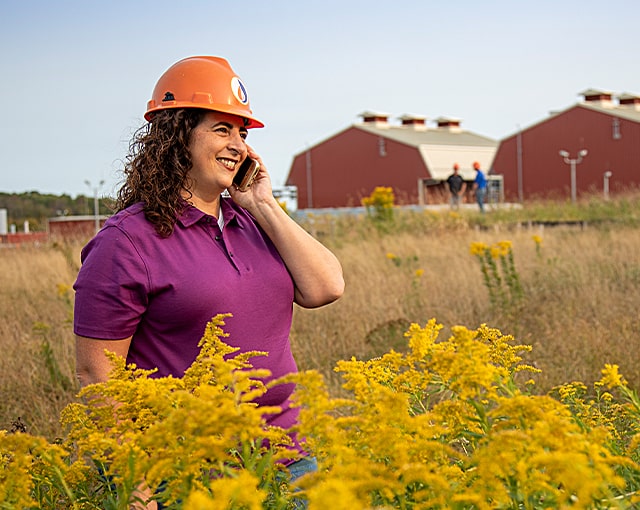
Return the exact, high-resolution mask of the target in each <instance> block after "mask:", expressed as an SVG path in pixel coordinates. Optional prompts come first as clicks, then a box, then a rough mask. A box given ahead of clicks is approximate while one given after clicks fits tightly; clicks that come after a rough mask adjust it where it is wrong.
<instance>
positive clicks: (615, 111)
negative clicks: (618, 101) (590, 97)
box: [577, 101, 640, 122]
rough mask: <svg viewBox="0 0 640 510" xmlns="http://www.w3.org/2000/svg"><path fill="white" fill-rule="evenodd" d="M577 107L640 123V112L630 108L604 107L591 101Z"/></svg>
mask: <svg viewBox="0 0 640 510" xmlns="http://www.w3.org/2000/svg"><path fill="white" fill-rule="evenodd" d="M577 106H583V107H585V108H590V109H592V110H595V111H597V112H601V113H606V114H607V115H613V116H615V117H620V118H621V119H626V120H630V121H632V122H640V110H637V109H635V108H633V107H630V106H602V105H599V104H597V103H592V102H589V101H585V102H584V103H579V104H578V105H577Z"/></svg>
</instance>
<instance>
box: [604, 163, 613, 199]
mask: <svg viewBox="0 0 640 510" xmlns="http://www.w3.org/2000/svg"><path fill="white" fill-rule="evenodd" d="M612 175H613V173H612V172H611V171H610V170H607V171H606V172H605V173H604V184H603V186H602V189H603V191H604V199H605V200H609V179H610V178H611V176H612Z"/></svg>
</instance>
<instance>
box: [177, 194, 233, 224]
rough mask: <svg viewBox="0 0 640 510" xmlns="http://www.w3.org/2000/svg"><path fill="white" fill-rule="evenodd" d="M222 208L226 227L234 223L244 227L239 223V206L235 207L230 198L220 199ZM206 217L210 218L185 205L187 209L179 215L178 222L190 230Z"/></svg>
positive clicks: (189, 205) (198, 210)
mask: <svg viewBox="0 0 640 510" xmlns="http://www.w3.org/2000/svg"><path fill="white" fill-rule="evenodd" d="M220 207H221V208H222V216H223V217H224V223H225V225H229V224H230V223H232V222H233V223H237V224H238V225H239V226H240V227H242V223H241V222H238V211H237V209H236V207H239V206H235V204H234V203H233V201H232V200H231V199H230V198H225V197H220ZM205 216H208V214H206V213H204V212H202V211H201V210H200V209H198V208H197V207H194V206H192V205H191V204H188V203H185V207H184V208H183V210H182V213H180V214H179V215H178V219H177V221H178V222H179V223H180V224H181V225H182V226H183V227H185V228H189V227H191V226H193V225H195V224H196V223H198V222H199V221H200V220H201V219H202V218H204V217H205Z"/></svg>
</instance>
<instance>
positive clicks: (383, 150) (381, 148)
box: [378, 136, 387, 157]
mask: <svg viewBox="0 0 640 510" xmlns="http://www.w3.org/2000/svg"><path fill="white" fill-rule="evenodd" d="M378 154H379V155H380V157H385V156H386V155H387V143H386V140H385V139H384V137H383V136H381V137H379V138H378Z"/></svg>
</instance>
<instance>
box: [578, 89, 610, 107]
mask: <svg viewBox="0 0 640 510" xmlns="http://www.w3.org/2000/svg"><path fill="white" fill-rule="evenodd" d="M580 95H581V96H584V102H585V103H590V104H595V105H598V106H602V107H603V108H611V107H613V106H614V105H613V101H612V99H611V98H612V97H613V93H611V92H609V91H606V90H598V89H587V90H584V91H582V92H580Z"/></svg>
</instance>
